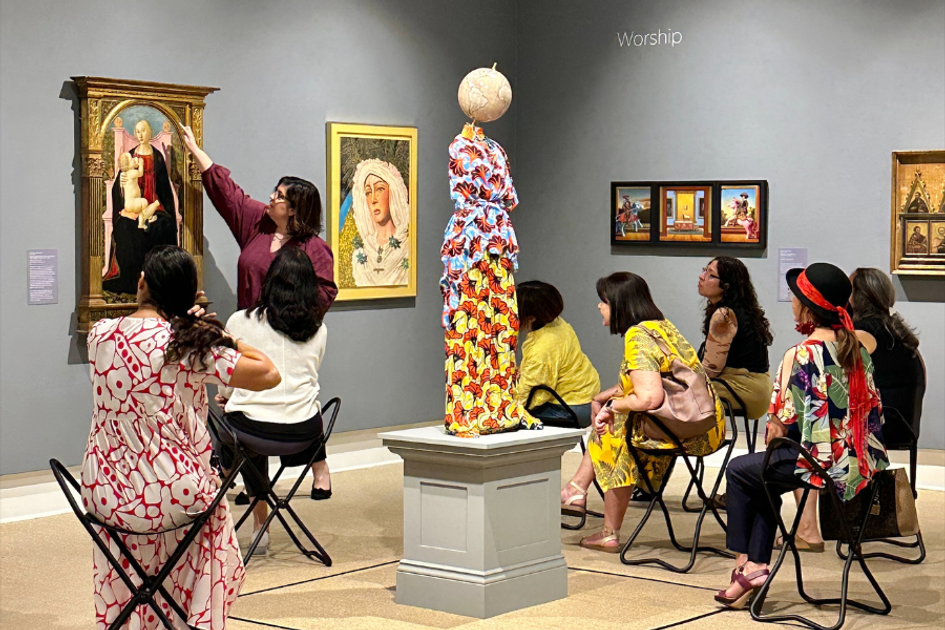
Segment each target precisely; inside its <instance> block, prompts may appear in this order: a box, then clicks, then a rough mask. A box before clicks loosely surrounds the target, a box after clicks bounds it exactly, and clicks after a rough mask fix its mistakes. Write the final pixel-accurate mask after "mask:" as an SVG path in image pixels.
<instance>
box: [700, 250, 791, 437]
mask: <svg viewBox="0 0 945 630" xmlns="http://www.w3.org/2000/svg"><path fill="white" fill-rule="evenodd" d="M699 295H701V296H702V297H704V298H705V299H706V305H705V315H704V317H703V320H702V334H704V335H705V341H703V342H702V347H701V348H699V358H701V359H702V366H703V367H704V368H705V371H706V373H707V374H708V375H709V376H710V377H711V378H714V379H719V380H722V381H724V382H725V384H726V385H728V387H730V388H731V391H733V392H734V393H735V395H736V396H738V397H739V398H740V399H741V403H742V404H744V406H745V408H746V409H745V411H746V413H747V414H748V417H749V418H753V419H756V418H760V417H761V416H763V415H764V414H765V413H767V411H768V404H769V403H770V402H771V376H770V375H769V374H768V370H769V367H768V347H769V346H770V345H771V343H772V341H774V337H773V336H772V334H771V327H770V325H769V324H768V318H767V317H765V311H764V309H763V308H761V305H760V304H759V303H758V295H757V293H755V287H754V285H753V284H752V282H751V276H750V275H749V273H748V268H747V267H745V264H744V263H743V262H742V261H740V260H738V259H737V258H732V257H730V256H719V257H717V258H714V259H713V260H712V261H711V262H710V263H709V264H708V265H706V266H705V268H703V270H702V273H701V274H699ZM716 391H717V393H718V395H719V396H721V397H722V398H726V399H729V401H730V402H731V403H732V404H733V405H735V406H736V407H737V406H739V403H738V401H735V400H733V399H732V396H731V395H730V394H729V390H728V389H727V388H726V387H724V386H722V387H717V388H716Z"/></svg>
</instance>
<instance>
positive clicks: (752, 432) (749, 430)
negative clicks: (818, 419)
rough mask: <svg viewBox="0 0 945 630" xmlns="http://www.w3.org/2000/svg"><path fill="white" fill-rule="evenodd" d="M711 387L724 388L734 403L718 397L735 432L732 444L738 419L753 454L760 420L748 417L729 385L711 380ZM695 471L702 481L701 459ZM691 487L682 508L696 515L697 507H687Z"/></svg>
mask: <svg viewBox="0 0 945 630" xmlns="http://www.w3.org/2000/svg"><path fill="white" fill-rule="evenodd" d="M712 386H713V387H724V388H725V389H726V390H727V391H728V395H729V396H731V398H732V400H734V401H735V404H734V405H733V404H731V401H730V400H728V399H726V398H722V397H721V396H720V397H719V398H720V399H721V400H722V402H723V403H727V404H728V406H729V416H730V417H731V418H732V422H731V423H730V424H731V426H732V427H733V431H734V432H735V434H734V435H733V437H732V438H731V439H732V441H733V442H734V441H735V440H737V439H738V427H737V425H736V423H735V419H736V418H738V417H740V418H742V419H743V421H744V423H745V440H746V442H747V443H748V452H749V453H754V452H755V446H756V444H757V442H758V422H759V421H760V420H761V419H760V418H749V417H748V408H747V407H746V406H745V402H744V401H743V400H742V398H741V396H739V395H738V394H736V393H735V390H733V389H732V387H731V385H729V384H728V383H726V382H725V381H723V380H721V379H712ZM696 469H697V470H698V471H699V480H700V481H702V480H703V475H704V474H705V468H704V467H703V462H702V460H701V459H700V460H699V462H698V464H697V466H696ZM692 487H693V485H692V482H691V481H690V482H689V486H688V487H687V488H686V493H685V494H683V502H682V507H683V510H684V511H686V512H690V513H696V512H698V511H699V509H700V508H699V507H698V506H693V507H690V505H689V494H690V493H691V492H692ZM723 509H724V508H723Z"/></svg>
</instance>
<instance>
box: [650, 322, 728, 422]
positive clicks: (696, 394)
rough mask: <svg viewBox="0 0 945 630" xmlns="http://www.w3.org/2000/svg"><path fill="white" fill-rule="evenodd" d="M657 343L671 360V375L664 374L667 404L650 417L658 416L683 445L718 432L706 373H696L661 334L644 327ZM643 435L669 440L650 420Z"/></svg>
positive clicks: (664, 394)
mask: <svg viewBox="0 0 945 630" xmlns="http://www.w3.org/2000/svg"><path fill="white" fill-rule="evenodd" d="M640 328H641V329H643V330H644V331H645V332H646V333H647V334H648V335H650V337H652V338H653V339H654V340H655V341H656V345H657V346H659V349H660V351H661V352H662V353H663V354H665V355H666V358H668V359H669V371H668V372H661V373H660V377H661V380H662V381H663V403H662V404H661V405H660V406H659V407H658V408H657V409H652V410H650V411H647V412H646V413H647V414H649V415H652V416H656V417H657V418H659V420H660V421H661V422H662V423H663V424H664V425H665V426H666V428H667V429H668V430H669V431H671V432H672V433H673V435H675V436H676V437H677V438H678V439H679V440H680V441H682V440H685V439H688V438H693V437H698V436H700V435H705V434H706V433H708V432H709V431H711V430H712V429H714V428H715V425H716V422H717V421H718V418H717V417H716V415H715V396H713V394H712V390H711V389H710V387H709V381H708V378H707V377H706V375H705V373H704V372H703V373H699V372H697V371H695V370H693V369H692V368H691V367H689V366H688V365H686V364H685V363H683V362H682V360H680V358H679V357H678V356H676V355H675V354H673V353H672V352H671V351H670V349H669V348H668V347H667V345H666V342H665V341H663V338H662V337H661V336H660V334H659V333H657V332H654V331H651V330H649V329H647V328H646V327H645V326H640ZM643 432H644V433H645V434H646V435H647V436H649V437H651V438H656V439H660V440H666V439H669V436H667V435H666V434H664V433H663V431H662V430H660V428H659V427H657V426H656V424H655V423H653V422H652V421H650V420H647V421H645V422H644V423H643Z"/></svg>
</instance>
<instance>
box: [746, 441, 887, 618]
mask: <svg viewBox="0 0 945 630" xmlns="http://www.w3.org/2000/svg"><path fill="white" fill-rule="evenodd" d="M780 446H789V447H791V448H792V449H793V450H796V451H797V452H798V454H799V455H800V456H801V457H803V458H804V460H805V461H806V462H807V463H808V465H809V466H810V470H811V471H812V473H813V474H814V475H817V476H818V477H820V478H821V479H823V480H824V483H825V484H826V487H825V488H824V489H823V490H822V491H823V492H826V493H827V494H828V495H829V496H830V497H831V500H832V502H833V504H834V507H835V508H836V511H837V514H843V512H844V504H843V502H842V501H841V500H840V497H839V495H838V494H837V487H836V484H834V482H833V479H831V478H830V475H829V474H827V471H826V470H824V469H823V468H822V467H821V466H820V464H819V463H817V461H816V460H814V458H813V457H811V455H810V453H808V452H807V450H806V449H804V447H802V446H801V445H800V444H798V443H797V442H795V441H793V440H790V439H788V438H775V439H773V440H771V442H769V443H768V450H767V453H766V454H765V459H764V462H763V463H762V470H761V478H762V481H763V482H764V488H765V494H766V495H767V497H768V503H769V504H770V505H771V507H772V509H773V510H774V513H775V517H776V519H777V521H778V528H779V529H780V530H781V540H782V541H783V543H782V546H781V552H780V554H779V555H778V559H777V561H776V562H775V563H774V567H773V568H772V569H771V572H770V574H769V575H768V578H767V579H766V580H765V583H764V585H762V587H761V589H760V590H759V591H758V594H757V595H756V596H755V599H754V600H753V601H752V603H751V617H752V619H754V620H755V621H763V622H765V623H781V622H786V621H794V622H797V623H801V624H804V625H805V626H808V627H809V628H813V629H814V630H837V629H838V628H840V627H841V626H842V625H843V622H844V620H845V619H846V612H847V606H853V607H855V608H859V609H860V610H863V611H866V612H868V613H872V614H874V615H888V614H889V612H890V611H891V610H892V605H891V604H890V603H889V599H887V598H886V594H885V593H884V592H883V589H882V588H880V586H879V583H877V581H876V578H874V577H873V574H872V573H870V570H869V568H867V566H866V560H865V556H864V555H863V549H862V548H861V546H860V543H861V542H862V538H863V531H864V529H865V528H866V521H867V519H868V518H869V517H870V509H869V507H867V508H866V509H864V510H863V514H864V516H863V520H862V521H861V522H860V523H854V524H853V527H851V526H850V523H849V522H847V519H845V518H841V519H840V521H841V528H840V529H841V532H842V534H841V536H842V537H843V539H844V540H843V542H845V543H848V544H850V549H851V553H850V554H849V555H848V557H847V558H846V563H845V564H844V566H843V578H842V580H841V582H840V597H833V598H826V599H819V598H815V597H811V596H810V595H808V594H807V591H805V590H804V577H803V574H802V571H801V555H800V554H799V553H798V551H797V545H796V543H795V535H796V534H797V528H798V525H799V524H800V522H801V516H802V515H803V513H804V506H805V505H806V503H807V497H808V495H809V494H810V491H811V490H817V488H814V487H813V486H810V485H806V486H804V494H803V496H802V497H801V501H800V503H799V504H798V506H797V514H796V515H795V517H794V523H793V525H792V526H791V531H788V530H787V527H786V526H785V525H784V519H783V518H781V512H780V510H779V509H778V508H777V505H778V504H777V503H776V502H775V499H774V494H773V493H772V489H773V488H774V487H777V488H778V490H785V488H784V486H783V484H779V483H778V482H777V481H776V480H773V479H770V478H769V475H768V472H769V468H768V462H769V460H770V459H771V453H772V452H774V450H775V449H777V448H778V447H780ZM870 486H871V487H869V488H868V489H864V490H862V491H860V495H864V496H868V497H869V504H868V505H872V503H873V501H874V500H875V498H876V491H877V490H878V488H879V487H878V486H877V485H876V484H875V483H873V484H870ZM791 489H793V486H792V488H791ZM780 494H783V492H780V491H778V495H780ZM864 496H858V497H857V498H856V499H854V500H864ZM789 549H790V551H791V553H792V554H793V555H794V567H795V571H796V573H797V592H798V594H800V596H801V597H803V598H804V601H806V602H807V603H809V604H813V605H814V606H826V605H832V604H839V605H840V616H839V618H838V619H837V623H835V624H834V625H832V626H829V627H828V626H822V625H820V624H818V623H816V622H814V621H811V620H810V619H807V618H806V617H802V616H800V615H765V614H762V612H761V609H762V606H764V601H765V597H766V596H767V594H768V589H769V588H771V582H773V581H774V576H776V575H777V574H778V570H779V569H780V568H781V565H782V564H783V563H784V559H785V558H786V557H787V551H788V550H789ZM853 560H856V561H857V562H858V563H859V564H860V567H861V568H862V569H863V573H864V574H865V575H866V578H867V579H868V580H869V582H870V585H872V587H873V590H874V591H875V592H876V594H877V595H879V598H880V599H881V600H882V602H883V607H882V608H878V607H876V606H871V605H869V604H864V603H863V602H859V601H856V600H853V599H850V598H849V597H848V596H847V590H848V586H849V579H850V569H851V567H852V566H853Z"/></svg>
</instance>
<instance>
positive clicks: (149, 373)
mask: <svg viewBox="0 0 945 630" xmlns="http://www.w3.org/2000/svg"><path fill="white" fill-rule="evenodd" d="M171 334H172V333H171V326H170V324H168V323H167V322H166V321H164V320H162V319H157V318H144V319H141V318H132V317H121V318H118V319H103V320H101V321H99V322H98V323H96V324H95V325H94V326H93V327H92V330H91V332H90V333H89V337H88V348H89V364H90V367H91V374H92V392H93V400H94V411H93V413H92V431H91V434H90V435H89V443H88V447H87V449H86V453H85V459H84V461H83V463H82V501H83V503H84V504H85V509H86V510H88V511H89V513H91V514H93V515H95V516H97V517H98V518H99V519H101V520H102V521H103V522H105V523H107V524H109V525H114V526H116V527H121V528H122V529H127V530H130V531H135V532H142V533H144V534H148V533H151V534H152V535H141V536H138V535H134V536H132V535H128V536H125V537H124V541H125V544H126V545H127V546H128V548H129V549H130V550H131V552H132V553H133V554H135V556H136V559H137V560H138V562H140V563H141V566H142V567H143V568H144V569H145V571H147V572H148V573H149V574H152V575H153V574H156V573H157V572H158V571H159V570H160V567H161V566H162V565H163V564H164V561H165V560H166V559H167V558H168V557H169V556H170V554H172V553H173V552H174V549H175V548H176V547H177V543H178V542H179V541H180V540H181V539H182V538H183V537H184V536H185V535H186V534H185V531H186V529H187V528H186V527H183V528H181V529H177V530H174V531H172V532H168V533H165V534H154V533H153V532H159V531H163V530H167V529H170V528H172V527H176V526H178V525H182V524H185V523H187V522H188V521H190V520H192V519H191V517H190V516H188V513H191V514H193V513H197V512H200V511H203V510H204V509H206V506H208V505H209V504H210V503H211V502H212V501H213V498H214V496H215V495H216V494H217V490H218V489H219V487H220V479H219V476H218V475H217V474H216V472H215V471H214V470H213V469H212V468H211V466H210V455H211V444H210V436H209V433H208V432H207V427H206V419H207V390H206V387H205V385H206V384H207V383H214V384H218V385H220V384H222V385H226V384H228V383H229V380H230V375H231V374H232V373H233V368H234V367H235V366H236V362H237V361H238V360H239V357H240V354H239V353H238V352H237V351H235V350H231V349H229V348H214V349H213V350H212V352H211V354H210V355H209V356H208V361H207V363H208V365H207V367H206V369H199V367H192V366H190V365H189V364H187V363H167V364H165V362H164V351H165V350H166V348H167V344H168V342H169V341H170V339H171ZM112 547H113V549H112V552H113V553H115V554H116V557H117V554H118V549H117V547H116V546H115V545H114V544H112ZM93 560H94V571H93V573H94V584H95V615H96V621H97V627H98V628H107V627H108V625H109V624H110V623H111V622H112V621H113V620H114V619H115V618H116V617H117V616H118V613H119V612H120V610H121V609H122V608H123V607H124V605H125V603H127V602H128V601H130V599H131V594H130V592H129V591H128V589H127V587H126V586H125V585H124V583H123V582H121V580H120V579H119V577H118V574H117V573H116V572H115V571H114V570H113V569H112V568H111V566H110V565H109V564H108V562H107V560H106V559H105V557H104V555H102V553H101V551H99V550H98V548H97V547H96V548H95V551H94V557H93ZM128 573H129V574H130V575H131V576H132V579H133V580H135V582H138V578H137V576H136V575H135V573H134V572H133V571H131V570H129V571H128ZM243 577H244V572H243V563H242V560H241V558H240V552H239V544H238V543H237V541H236V533H235V531H234V529H233V521H232V519H231V518H230V512H229V508H228V506H227V503H226V501H225V500H224V501H223V502H222V503H220V505H219V506H218V507H217V510H216V513H215V514H214V515H213V516H212V517H211V518H210V521H209V523H208V524H207V526H205V527H204V531H203V532H202V533H201V534H200V535H199V536H197V538H196V540H195V541H194V543H193V544H192V545H191V547H190V549H189V550H188V552H187V553H186V554H184V556H183V559H182V560H181V562H180V563H179V564H178V565H177V567H176V568H175V569H174V570H173V571H172V572H171V574H170V576H169V577H168V579H167V580H166V581H165V582H164V587H165V588H167V590H168V592H169V593H170V594H171V595H172V596H173V597H174V599H176V600H177V602H178V603H179V604H180V605H181V608H183V609H184V611H186V612H187V613H188V615H189V617H188V619H187V622H188V623H189V624H190V625H192V626H196V627H198V628H206V629H209V630H224V626H225V623H226V617H227V615H228V614H229V611H230V607H231V606H232V605H233V602H234V601H236V596H237V595H238V594H239V590H240V586H242V583H243ZM156 601H158V602H159V605H161V606H162V607H163V609H164V611H165V612H166V613H167V615H168V617H169V618H170V619H172V620H174V622H175V623H179V620H178V619H177V615H176V614H174V613H173V611H172V610H171V609H170V607H169V606H168V605H167V604H166V603H165V602H163V600H162V598H161V597H160V596H158V597H157V600H156ZM124 627H125V628H133V629H135V630H138V629H139V628H140V629H141V630H151V629H157V628H160V627H162V626H161V625H160V620H159V619H158V618H157V615H155V614H154V611H153V610H151V608H149V607H138V609H137V610H136V611H135V613H134V614H133V615H132V616H131V617H130V618H129V620H128V622H127V623H126V624H125V626H124ZM181 628H183V626H181Z"/></svg>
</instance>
